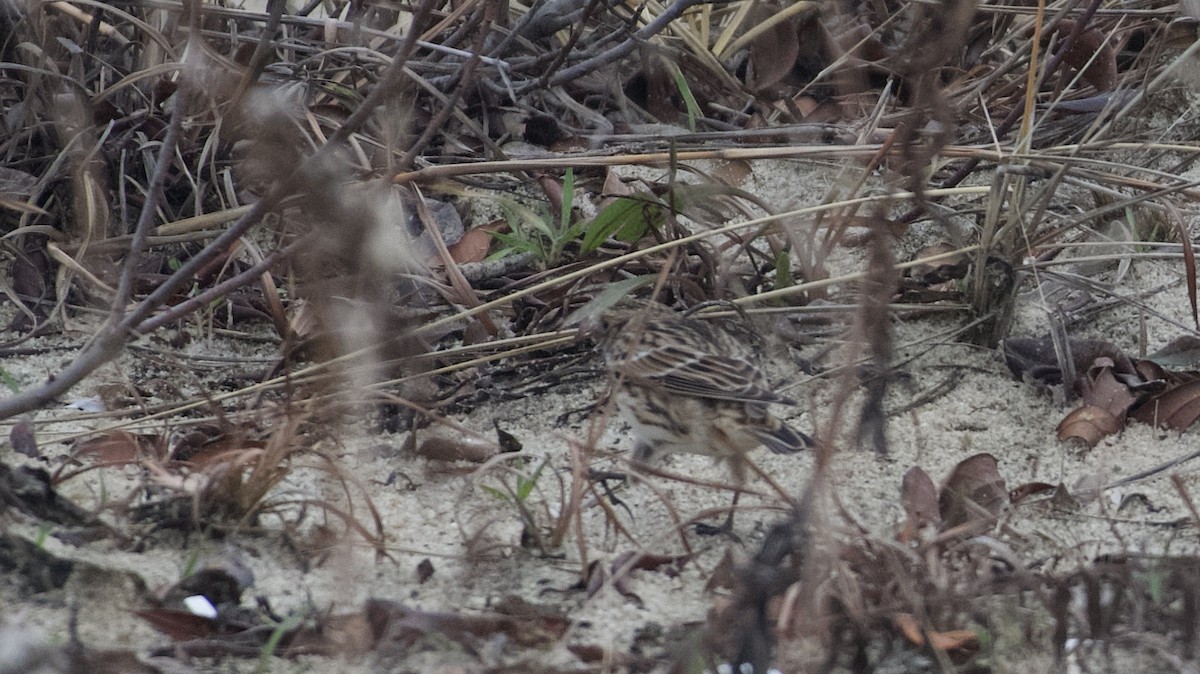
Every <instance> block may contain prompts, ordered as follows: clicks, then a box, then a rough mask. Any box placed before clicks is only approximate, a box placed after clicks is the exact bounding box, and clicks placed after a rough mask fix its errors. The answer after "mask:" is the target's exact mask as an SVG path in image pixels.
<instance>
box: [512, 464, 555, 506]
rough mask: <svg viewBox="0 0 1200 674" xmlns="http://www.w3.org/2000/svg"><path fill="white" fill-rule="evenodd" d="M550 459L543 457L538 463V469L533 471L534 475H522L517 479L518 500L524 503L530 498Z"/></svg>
mask: <svg viewBox="0 0 1200 674" xmlns="http://www.w3.org/2000/svg"><path fill="white" fill-rule="evenodd" d="M548 462H549V459H548V458H546V459H542V462H541V463H540V464H538V467H537V470H535V471H533V475H530V476H529V477H522V478H520V479H518V480H517V501H518V502H519V503H524V502H525V499H527V498H529V494H530V493H532V492H533V488H534V487H535V486H537V483H538V480H539V479H541V477H542V469H544V468H545V467H546V464H547V463H548Z"/></svg>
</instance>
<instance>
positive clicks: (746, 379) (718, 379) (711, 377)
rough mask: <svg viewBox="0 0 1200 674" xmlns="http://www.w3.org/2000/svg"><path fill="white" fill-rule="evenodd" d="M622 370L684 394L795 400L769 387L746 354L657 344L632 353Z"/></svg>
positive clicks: (745, 399)
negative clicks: (718, 353) (716, 352)
mask: <svg viewBox="0 0 1200 674" xmlns="http://www.w3.org/2000/svg"><path fill="white" fill-rule="evenodd" d="M620 371H621V373H622V374H623V375H624V376H626V377H628V378H629V379H630V380H631V381H635V382H642V383H647V384H658V385H660V386H662V387H664V388H665V389H666V390H667V391H669V392H671V393H678V394H681V395H689V396H696V397H699V398H710V399H713V400H729V401H736V402H761V403H784V404H793V401H792V400H790V399H789V398H786V397H784V396H781V395H779V394H777V393H775V392H774V391H771V390H769V389H768V388H767V387H766V386H767V384H766V382H765V381H764V380H763V377H762V375H761V374H760V373H759V371H758V369H757V368H755V367H754V365H753V364H751V363H750V362H749V361H747V360H745V359H743V358H736V357H732V356H720V355H716V354H712V353H705V352H700V351H691V350H688V349H685V348H681V347H678V346H657V347H653V348H644V349H640V350H636V351H634V352H632V353H630V354H629V355H628V357H627V358H626V359H625V361H624V362H623V363H622V364H621V367H620Z"/></svg>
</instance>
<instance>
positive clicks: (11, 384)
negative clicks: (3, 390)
mask: <svg viewBox="0 0 1200 674" xmlns="http://www.w3.org/2000/svg"><path fill="white" fill-rule="evenodd" d="M0 383H3V384H4V385H5V386H6V387H8V390H10V391H12V392H13V393H14V394H16V393H20V392H21V385H20V384H18V383H17V380H16V378H15V377H13V376H12V374H10V373H9V371H8V370H5V369H4V368H2V367H0Z"/></svg>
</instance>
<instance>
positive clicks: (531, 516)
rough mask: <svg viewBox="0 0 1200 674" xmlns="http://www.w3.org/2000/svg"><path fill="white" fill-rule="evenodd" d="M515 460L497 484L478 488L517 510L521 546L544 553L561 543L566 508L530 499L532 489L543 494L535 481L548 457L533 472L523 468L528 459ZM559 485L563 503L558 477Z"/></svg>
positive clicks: (564, 529)
mask: <svg viewBox="0 0 1200 674" xmlns="http://www.w3.org/2000/svg"><path fill="white" fill-rule="evenodd" d="M518 461H519V463H518V464H517V465H515V466H512V467H506V468H504V469H503V470H504V471H505V472H504V475H502V476H499V477H498V478H497V481H498V482H499V486H492V485H487V484H481V485H480V488H482V489H483V490H484V491H485V492H487V493H488V494H491V495H492V496H494V497H496V498H497V499H499V500H501V501H503V502H505V503H507V504H510V505H512V506H514V507H515V508H516V509H517V513H518V514H519V515H520V517H521V523H522V525H524V530H523V532H522V534H521V544H522V546H527V547H533V548H536V549H538V550H541V551H542V552H543V553H544V552H547V551H549V550H552V549H554V548H557V547H558V546H559V545H561V544H562V538H563V536H564V535H565V534H566V525H567V523H568V521H569V518H568V517H567V516H566V512H567V511H568V510H569V508H562V507H559V508H555V507H554V506H553V505H552V504H551V503H550V502H549V501H547V500H546V499H544V498H540V499H532V498H531V497H532V496H533V494H534V491H535V490H537V491H538V492H539V493H543V489H542V488H540V487H539V486H538V482H539V481H540V480H541V479H542V474H543V472H544V471H545V469H546V466H547V465H548V464H549V462H550V459H549V457H545V458H543V459H542V460H541V462H540V463H538V464H537V467H536V468H534V469H533V471H532V472H527V471H526V469H527V468H528V466H529V464H530V462H529V460H528V459H524V458H520V459H518ZM509 476H511V479H510V477H509ZM558 486H559V494H558V495H559V498H560V502H565V498H566V492H565V485H564V484H563V482H562V478H561V476H559V485H558ZM535 501H536V503H535Z"/></svg>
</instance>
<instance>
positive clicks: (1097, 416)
mask: <svg viewBox="0 0 1200 674" xmlns="http://www.w3.org/2000/svg"><path fill="white" fill-rule="evenodd" d="M1124 427H1125V422H1123V421H1122V420H1120V419H1118V418H1117V417H1115V416H1113V415H1112V413H1111V412H1109V411H1108V410H1106V409H1104V408H1103V407H1097V406H1095V405H1084V406H1083V407H1079V408H1076V409H1074V410H1071V412H1070V413H1069V414H1067V416H1066V417H1065V418H1063V420H1062V421H1060V422H1059V424H1058V427H1057V428H1055V429H1054V430H1055V432H1057V433H1058V439H1059V440H1064V441H1065V440H1069V439H1071V438H1077V439H1079V440H1083V441H1084V442H1085V443H1087V446H1088V447H1095V446H1096V445H1097V444H1099V442H1100V441H1101V440H1103V439H1104V438H1106V437H1108V436H1110V435H1115V434H1117V433H1120V432H1121V429H1122V428H1124Z"/></svg>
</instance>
